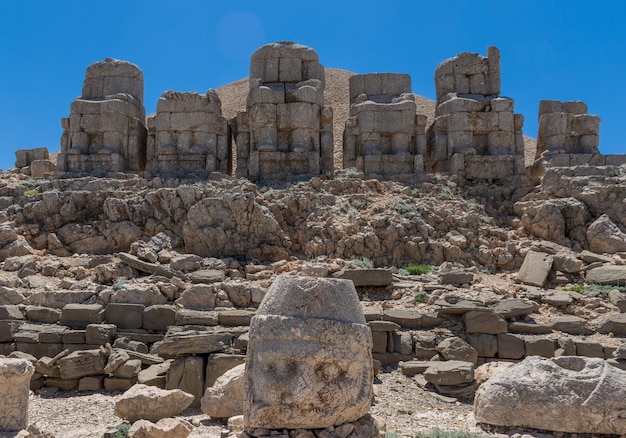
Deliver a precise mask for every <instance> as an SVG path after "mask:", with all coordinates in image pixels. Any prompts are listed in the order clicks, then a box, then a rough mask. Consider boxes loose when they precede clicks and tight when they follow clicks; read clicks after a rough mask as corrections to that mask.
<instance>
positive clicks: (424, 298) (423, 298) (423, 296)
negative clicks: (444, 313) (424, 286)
mask: <svg viewBox="0 0 626 438" xmlns="http://www.w3.org/2000/svg"><path fill="white" fill-rule="evenodd" d="M413 301H414V302H416V303H422V304H426V303H428V294H427V293H426V292H418V293H416V294H415V295H413Z"/></svg>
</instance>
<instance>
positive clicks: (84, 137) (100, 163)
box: [57, 58, 147, 173]
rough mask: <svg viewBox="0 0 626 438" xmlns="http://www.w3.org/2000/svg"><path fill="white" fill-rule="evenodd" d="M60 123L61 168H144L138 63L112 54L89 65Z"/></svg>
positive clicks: (76, 170) (75, 170)
mask: <svg viewBox="0 0 626 438" xmlns="http://www.w3.org/2000/svg"><path fill="white" fill-rule="evenodd" d="M61 125H62V127H63V135H62V137H61V152H60V154H59V158H58V162H57V168H58V170H59V171H61V172H70V173H91V172H94V171H98V172H121V171H130V172H139V171H142V170H143V169H144V168H145V164H146V163H145V162H146V135H147V133H146V128H145V109H144V106H143V73H142V72H141V70H140V69H139V67H137V66H136V65H135V64H132V63H130V62H128V61H120V60H117V59H112V58H106V59H105V60H104V61H100V62H96V63H93V64H91V65H90V66H89V67H87V71H86V73H85V81H84V82H83V91H82V94H81V96H80V97H78V98H76V99H75V100H74V101H73V102H72V103H71V104H70V116H69V117H68V118H63V119H61Z"/></svg>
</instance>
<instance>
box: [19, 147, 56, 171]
mask: <svg viewBox="0 0 626 438" xmlns="http://www.w3.org/2000/svg"><path fill="white" fill-rule="evenodd" d="M48 158H50V155H49V154H48V148H33V149H18V150H17V151H15V167H17V168H18V169H22V168H24V167H28V166H30V165H31V164H32V162H33V161H37V160H47V159H48Z"/></svg>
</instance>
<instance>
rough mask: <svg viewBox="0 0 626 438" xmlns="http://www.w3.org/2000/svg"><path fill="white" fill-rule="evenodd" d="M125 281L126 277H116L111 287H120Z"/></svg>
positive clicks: (116, 288)
mask: <svg viewBox="0 0 626 438" xmlns="http://www.w3.org/2000/svg"><path fill="white" fill-rule="evenodd" d="M126 283H128V279H127V278H126V277H118V278H117V279H116V280H115V281H114V282H113V289H115V290H118V289H121V288H122V287H124V285H125V284H126Z"/></svg>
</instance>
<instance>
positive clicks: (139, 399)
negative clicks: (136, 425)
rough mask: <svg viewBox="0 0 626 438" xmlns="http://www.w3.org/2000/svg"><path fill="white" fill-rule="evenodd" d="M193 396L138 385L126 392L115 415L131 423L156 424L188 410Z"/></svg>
mask: <svg viewBox="0 0 626 438" xmlns="http://www.w3.org/2000/svg"><path fill="white" fill-rule="evenodd" d="M193 399H194V397H193V395H191V394H188V393H186V392H184V391H181V390H180V389H173V390H171V391H167V390H164V389H159V388H156V387H154V386H146V385H141V384H137V385H134V386H133V387H132V388H130V389H129V390H128V391H126V392H125V393H124V394H123V395H122V396H121V397H120V399H119V400H118V401H117V402H116V403H115V415H117V416H118V417H120V418H123V419H125V420H128V421H130V422H135V421H137V420H148V421H151V422H153V423H156V422H157V421H159V420H160V419H162V418H167V417H173V416H175V415H177V414H179V413H180V412H182V411H184V410H185V409H187V408H188V407H189V406H190V405H191V403H192V402H193Z"/></svg>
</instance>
